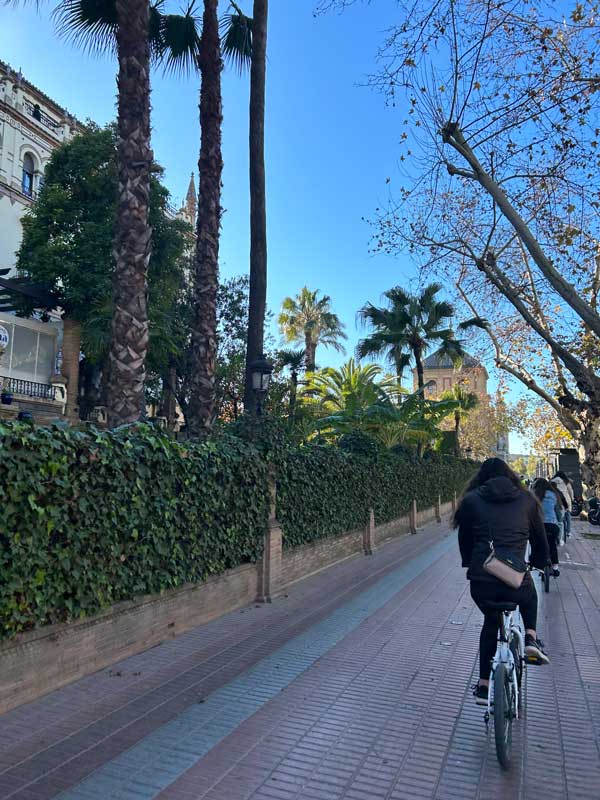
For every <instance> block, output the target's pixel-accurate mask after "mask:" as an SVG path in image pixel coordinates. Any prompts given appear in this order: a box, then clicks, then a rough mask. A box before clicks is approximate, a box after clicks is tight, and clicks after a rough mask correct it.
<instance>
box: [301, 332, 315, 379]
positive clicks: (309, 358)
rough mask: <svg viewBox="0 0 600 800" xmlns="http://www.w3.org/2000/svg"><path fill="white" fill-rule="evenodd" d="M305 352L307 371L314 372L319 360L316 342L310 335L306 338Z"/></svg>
mask: <svg viewBox="0 0 600 800" xmlns="http://www.w3.org/2000/svg"><path fill="white" fill-rule="evenodd" d="M304 352H305V356H304V363H305V364H306V371H307V372H314V371H315V368H316V360H317V345H316V342H313V340H312V337H311V336H310V334H308V333H307V334H306V335H305V337H304Z"/></svg>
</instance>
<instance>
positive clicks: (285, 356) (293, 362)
mask: <svg viewBox="0 0 600 800" xmlns="http://www.w3.org/2000/svg"><path fill="white" fill-rule="evenodd" d="M277 355H278V358H279V363H280V364H281V366H282V368H285V367H288V369H289V370H290V375H291V388H290V406H289V419H290V425H293V424H294V418H295V413H296V398H297V395H298V372H299V371H300V370H301V369H302V368H303V367H304V358H305V356H306V353H305V351H304V350H280V351H279V353H278V354H277Z"/></svg>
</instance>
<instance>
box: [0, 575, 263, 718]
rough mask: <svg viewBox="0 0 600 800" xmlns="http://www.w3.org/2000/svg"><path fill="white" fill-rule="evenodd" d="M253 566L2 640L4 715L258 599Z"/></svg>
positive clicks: (1, 700) (0, 670)
mask: <svg viewBox="0 0 600 800" xmlns="http://www.w3.org/2000/svg"><path fill="white" fill-rule="evenodd" d="M256 587H257V569H256V565H255V564H248V565H244V566H242V567H237V568H236V569H233V570H229V571H228V572H226V573H224V574H223V575H218V576H215V577H213V578H209V579H208V580H207V581H205V582H204V583H201V584H191V585H188V586H184V587H182V588H180V589H174V590H172V591H170V592H165V593H164V594H162V595H154V596H146V597H143V598H140V599H139V600H134V601H131V602H126V603H119V604H117V605H115V606H114V607H113V608H111V609H110V610H108V611H105V612H103V613H101V614H99V615H98V616H96V617H94V618H91V619H88V620H80V621H77V622H71V623H67V624H63V625H49V626H48V627H46V628H40V629H39V630H36V631H31V632H28V633H24V634H21V635H20V636H17V637H16V638H14V639H10V640H8V641H6V642H2V643H0V713H4V712H5V711H8V710H9V709H11V708H14V707H15V706H19V705H21V704H22V703H26V702H28V701H30V700H33V699H35V698H36V697H40V696H41V695H43V694H46V693H47V692H49V691H51V690H53V689H57V688H58V687H59V686H64V685H65V684H67V683H71V682H72V681H74V680H77V678H81V677H83V676H84V675H89V674H90V673H92V672H96V671H97V670H99V669H103V668H104V667H107V666H109V665H110V664H114V663H115V662H116V661H120V660H121V659H123V658H127V657H129V656H132V655H134V654H135V653H139V652H141V651H142V650H147V649H149V648H150V647H154V646H155V645H157V644H160V643H161V642H163V641H165V640H166V639H170V638H172V637H173V636H177V634H179V633H183V632H184V631H186V630H189V629H190V628H192V627H194V626H195V625H201V624H202V623H205V622H208V621H209V620H211V619H215V618H216V617H219V616H221V615H222V614H226V613H227V612H228V611H233V610H234V609H236V608H240V607H242V606H246V605H249V604H250V603H252V602H254V600H255V599H256Z"/></svg>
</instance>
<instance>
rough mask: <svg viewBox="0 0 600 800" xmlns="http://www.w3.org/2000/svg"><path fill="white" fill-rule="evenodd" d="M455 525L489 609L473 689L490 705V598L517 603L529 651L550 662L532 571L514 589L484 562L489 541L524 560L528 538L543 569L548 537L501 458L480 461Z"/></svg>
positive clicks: (475, 591) (493, 619)
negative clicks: (540, 628) (539, 632)
mask: <svg viewBox="0 0 600 800" xmlns="http://www.w3.org/2000/svg"><path fill="white" fill-rule="evenodd" d="M454 526H455V527H457V528H458V544H459V547H460V554H461V557H462V565H463V567H467V568H468V569H467V578H468V580H469V581H470V582H471V597H472V598H473V600H474V601H475V603H476V604H477V606H478V607H479V609H480V610H481V611H482V613H483V615H484V622H483V628H482V631H481V637H480V650H479V683H478V684H477V686H475V687H474V692H473V694H474V695H475V700H476V702H477V703H479V704H481V705H486V704H487V699H488V686H489V677H490V671H491V663H492V659H493V658H494V653H495V652H496V642H497V638H498V611H497V610H493V609H490V608H489V607H488V606H487V603H488V602H494V603H497V602H507V603H517V604H518V606H519V610H520V612H521V616H522V618H523V624H524V625H525V654H526V655H527V656H529V657H530V658H532V659H535V660H536V661H537V663H540V664H548V663H549V662H550V659H549V658H548V656H547V655H546V653H545V652H544V646H543V644H542V642H541V641H540V640H539V639H538V638H537V633H536V624H537V593H536V590H535V585H534V582H533V580H532V579H531V575H530V573H529V572H527V573H526V574H525V578H524V579H523V583H522V584H521V586H520V587H519V588H518V589H514V588H512V587H511V586H508V585H507V584H505V583H503V582H502V581H501V580H499V579H498V578H496V577H494V576H493V575H490V573H489V572H486V570H484V568H483V563H484V561H485V560H486V559H487V557H488V556H489V555H490V552H491V547H490V542H491V541H493V542H494V547H495V549H496V550H498V551H502V552H503V553H505V554H510V555H511V557H512V558H513V559H514V561H515V562H516V563H519V562H522V563H523V564H524V562H525V558H526V553H527V543H528V542H529V543H530V544H531V556H530V562H531V564H532V565H533V566H535V567H538V568H541V569H543V568H544V567H545V566H546V564H548V563H549V553H548V540H547V537H546V531H545V529H544V522H543V520H542V515H541V510H540V506H539V504H538V502H537V501H536V499H535V497H533V495H532V494H531V493H530V492H528V491H527V490H526V489H525V488H524V487H523V486H522V485H521V481H520V480H519V478H518V476H517V475H516V474H515V473H514V472H513V471H512V470H511V469H510V467H509V466H508V465H507V464H506V463H505V462H504V461H502V459H500V458H489V459H488V460H487V461H484V463H483V464H482V465H481V467H480V468H479V471H478V473H477V475H475V477H474V478H473V480H472V481H471V483H470V484H469V485H468V486H467V489H466V491H465V493H464V495H463V497H462V499H461V501H460V503H459V505H458V508H457V510H456V514H455V515H454Z"/></svg>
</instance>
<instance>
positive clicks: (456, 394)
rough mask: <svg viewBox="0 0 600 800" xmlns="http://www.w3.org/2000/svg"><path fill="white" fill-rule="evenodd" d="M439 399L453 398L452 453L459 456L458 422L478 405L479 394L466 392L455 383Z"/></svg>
mask: <svg viewBox="0 0 600 800" xmlns="http://www.w3.org/2000/svg"><path fill="white" fill-rule="evenodd" d="M440 399H441V400H454V401H455V402H456V404H457V405H456V408H455V409H454V436H455V439H454V454H455V455H456V456H457V457H458V456H460V438H459V436H460V423H461V421H462V420H463V419H465V418H466V417H468V416H469V414H470V412H471V411H473V409H475V408H477V406H478V405H479V396H478V395H477V394H475V392H468V391H467V390H466V389H465V388H464V387H463V386H461V385H460V383H457V384H455V385H454V386H453V387H452V389H450V390H448V391H447V392H444V393H443V394H442V396H441V398H440Z"/></svg>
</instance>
